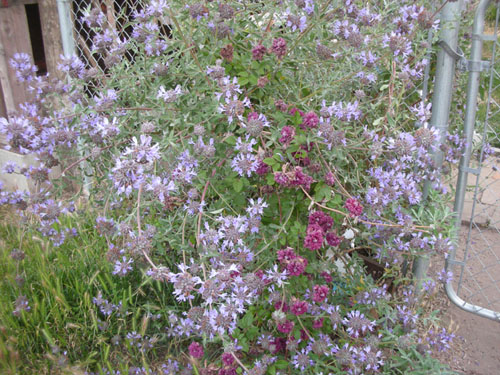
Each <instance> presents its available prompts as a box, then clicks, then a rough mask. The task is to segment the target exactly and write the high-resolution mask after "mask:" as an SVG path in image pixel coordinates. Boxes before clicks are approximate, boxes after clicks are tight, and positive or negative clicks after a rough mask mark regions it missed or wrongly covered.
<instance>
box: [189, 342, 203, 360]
mask: <svg viewBox="0 0 500 375" xmlns="http://www.w3.org/2000/svg"><path fill="white" fill-rule="evenodd" d="M203 354H204V352H203V347H202V346H201V344H199V343H197V342H196V341H193V342H192V343H191V344H190V345H189V355H191V357H193V358H197V359H200V358H201V357H203Z"/></svg>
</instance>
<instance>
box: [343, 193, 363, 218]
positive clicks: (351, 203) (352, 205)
mask: <svg viewBox="0 0 500 375" xmlns="http://www.w3.org/2000/svg"><path fill="white" fill-rule="evenodd" d="M345 208H347V210H348V211H349V213H350V214H351V217H357V216H360V215H361V214H362V213H363V206H362V205H361V203H359V201H358V200H357V199H356V198H348V199H347V200H346V201H345Z"/></svg>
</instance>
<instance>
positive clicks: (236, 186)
mask: <svg viewBox="0 0 500 375" xmlns="http://www.w3.org/2000/svg"><path fill="white" fill-rule="evenodd" d="M233 188H234V191H235V192H237V193H239V192H240V191H241V190H242V189H243V181H242V180H241V179H239V178H238V179H235V180H234V181H233Z"/></svg>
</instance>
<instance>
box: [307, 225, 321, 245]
mask: <svg viewBox="0 0 500 375" xmlns="http://www.w3.org/2000/svg"><path fill="white" fill-rule="evenodd" d="M323 236H324V233H323V229H321V227H320V226H319V225H318V224H311V225H309V226H308V227H307V235H306V238H305V240H304V247H305V248H306V249H309V250H311V251H315V250H319V249H321V247H322V246H323V240H324V238H323Z"/></svg>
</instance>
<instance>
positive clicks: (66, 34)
mask: <svg viewBox="0 0 500 375" xmlns="http://www.w3.org/2000/svg"><path fill="white" fill-rule="evenodd" d="M71 5H72V0H57V12H58V14H59V27H60V28H61V41H62V47H63V53H64V56H65V57H71V56H74V55H76V45H75V39H74V37H73V20H72V18H71ZM77 148H78V153H79V154H80V156H81V157H83V150H82V144H81V142H79V143H78V144H77ZM83 169H88V165H87V164H85V163H84V165H83ZM91 184H92V181H91V179H90V178H89V177H88V176H87V175H86V174H85V173H84V176H83V194H84V195H85V196H87V197H88V196H89V195H90V192H89V187H90V186H91Z"/></svg>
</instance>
